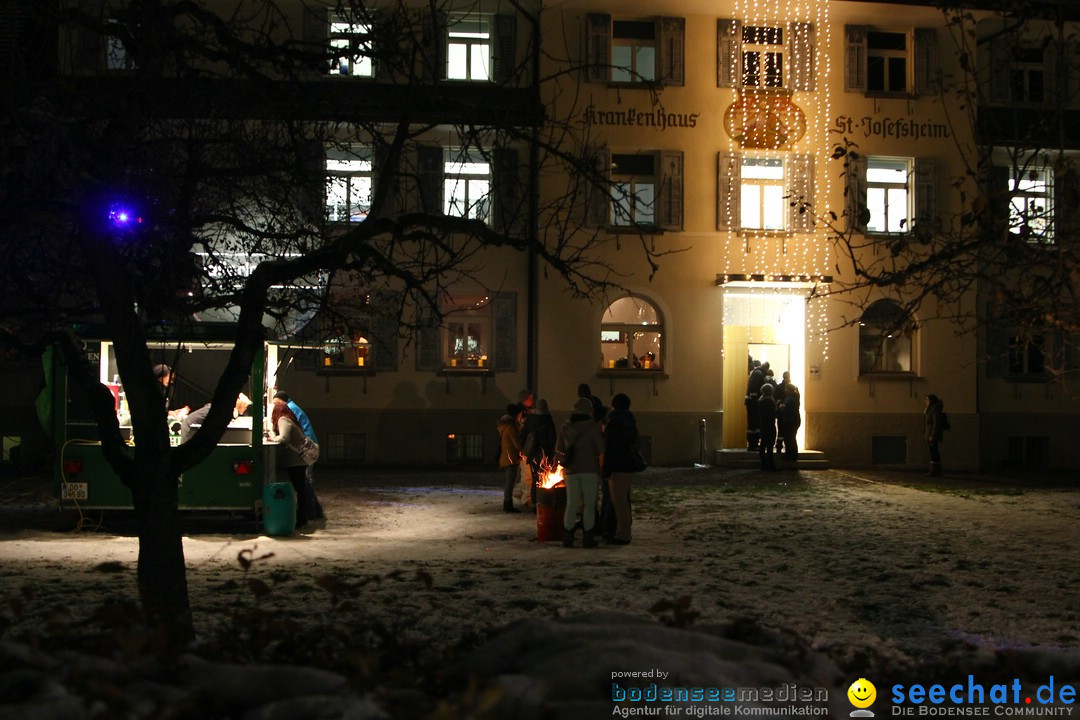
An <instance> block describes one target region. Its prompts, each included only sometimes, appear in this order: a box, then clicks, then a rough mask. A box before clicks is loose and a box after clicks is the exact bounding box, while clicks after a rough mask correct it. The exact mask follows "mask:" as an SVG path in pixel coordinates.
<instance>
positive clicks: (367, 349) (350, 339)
mask: <svg viewBox="0 0 1080 720" xmlns="http://www.w3.org/2000/svg"><path fill="white" fill-rule="evenodd" d="M322 366H323V367H324V368H350V369H353V368H370V367H371V342H370V341H369V340H368V338H367V337H366V336H364V335H362V334H360V333H356V334H353V335H351V336H347V337H337V338H333V339H331V340H328V341H327V342H326V343H324V344H323V358H322Z"/></svg>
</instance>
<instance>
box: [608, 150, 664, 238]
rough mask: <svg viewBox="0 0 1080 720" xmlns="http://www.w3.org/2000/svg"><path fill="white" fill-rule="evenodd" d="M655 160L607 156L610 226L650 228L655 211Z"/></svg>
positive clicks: (642, 155)
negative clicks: (609, 162) (608, 162)
mask: <svg viewBox="0 0 1080 720" xmlns="http://www.w3.org/2000/svg"><path fill="white" fill-rule="evenodd" d="M654 163H655V156H654V155H653V154H651V153H649V154H641V155H620V154H617V153H616V154H612V156H611V164H612V168H611V181H612V201H613V202H612V203H611V224H612V225H623V226H629V225H653V224H654V223H655V208H656V171H655V167H654Z"/></svg>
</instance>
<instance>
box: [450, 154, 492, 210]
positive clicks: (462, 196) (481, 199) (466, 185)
mask: <svg viewBox="0 0 1080 720" xmlns="http://www.w3.org/2000/svg"><path fill="white" fill-rule="evenodd" d="M490 204H491V163H490V162H488V160H487V158H485V157H484V156H483V155H481V154H480V153H479V152H478V151H476V150H464V149H451V148H448V149H447V157H446V161H445V163H444V165H443V213H444V214H445V215H449V216H452V217H463V218H470V219H473V220H483V221H484V222H487V220H488V217H489V215H490V213H489V210H490Z"/></svg>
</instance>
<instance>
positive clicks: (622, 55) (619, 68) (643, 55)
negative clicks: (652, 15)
mask: <svg viewBox="0 0 1080 720" xmlns="http://www.w3.org/2000/svg"><path fill="white" fill-rule="evenodd" d="M611 80H612V82H626V83H629V82H652V81H654V80H656V24H655V23H654V22H652V21H649V22H633V21H628V20H616V21H614V22H613V23H612V31H611Z"/></svg>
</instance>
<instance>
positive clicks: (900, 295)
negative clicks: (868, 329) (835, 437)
mask: <svg viewBox="0 0 1080 720" xmlns="http://www.w3.org/2000/svg"><path fill="white" fill-rule="evenodd" d="M997 7H999V8H1003V9H1000V10H999V11H998V12H996V13H993V14H991V13H987V12H975V11H970V10H966V9H956V4H948V5H947V6H943V9H942V13H943V16H944V19H945V23H944V24H945V27H946V29H947V33H942V34H939V37H942V36H944V39H942V42H943V43H946V44H947V46H950V47H949V48H948V49H944V48H943V49H942V55H943V56H953V55H955V56H956V57H957V58H958V62H959V71H958V73H957V74H956V75H950V76H943V77H939V78H937V79H936V82H937V84H938V86H939V88H940V93H941V99H942V101H943V103H944V106H945V107H946V108H949V109H950V110H949V111H950V116H949V122H950V124H951V130H952V133H951V136H952V137H953V138H955V140H956V152H957V153H958V156H959V158H960V159H961V160H962V164H963V169H964V170H963V174H962V175H960V176H957V177H952V178H938V183H939V186H941V187H942V190H943V191H944V192H947V193H948V195H949V196H950V198H951V202H950V204H949V205H948V206H947V207H942V208H941V210H942V211H941V212H936V211H928V212H924V213H923V214H922V215H921V216H916V217H913V218H908V219H907V220H906V221H905V223H904V227H902V228H901V229H900V231H899V232H893V233H890V234H885V235H878V236H874V235H871V234H867V233H866V232H865V230H866V226H867V222H868V221H869V219H870V217H869V214H870V210H869V208H868V207H867V206H866V204H865V203H864V200H863V197H862V196H861V195H860V191H859V187H858V184H857V181H856V176H857V174H858V173H857V168H858V167H859V163H860V162H863V161H864V157H865V153H864V151H863V149H862V148H860V147H859V146H858V145H857V144H856V143H855V142H854V141H853V140H852V139H851V138H850V137H845V138H844V139H843V140H842V141H841V142H839V143H838V144H837V145H836V147H835V150H834V153H833V158H834V160H836V161H837V163H838V165H842V171H841V173H840V175H841V176H842V180H843V182H844V187H845V196H846V197H845V199H846V203H845V209H844V211H843V212H842V213H833V214H832V215H830V216H828V217H826V218H825V220H826V222H827V223H829V225H830V228H831V230H832V235H833V239H834V241H835V244H836V248H837V252H838V255H839V256H840V258H841V262H842V264H843V266H846V270H847V271H848V272H841V276H843V277H848V278H850V280H848V281H840V282H837V283H835V285H834V288H833V293H834V294H835V295H837V297H839V298H845V299H847V300H848V301H849V302H851V303H852V305H853V307H854V309H855V310H856V312H855V314H854V315H853V316H851V317H848V318H847V320H848V322H849V323H852V322H857V321H858V319H859V313H861V312H862V311H863V310H865V309H866V308H867V307H868V306H869V305H870V304H871V303H872V302H873V301H874V299H876V298H880V297H881V296H882V295H886V296H890V297H892V298H894V299H895V300H896V301H897V303H898V305H899V306H900V307H901V308H902V312H899V313H896V317H895V323H896V325H897V328H899V326H901V325H903V324H906V323H910V322H911V318H913V317H916V316H919V317H921V318H923V319H930V318H946V319H949V320H951V321H953V322H955V323H956V327H957V328H958V329H960V330H961V331H964V332H971V331H974V330H976V329H979V330H980V331H981V332H982V333H983V334H984V337H985V338H986V343H985V353H984V356H983V360H985V361H986V362H989V363H990V364H991V365H992V366H994V365H1000V364H1002V363H1009V362H1014V361H1016V360H1017V359H1018V358H1019V357H1021V356H1022V355H1025V354H1035V355H1038V356H1039V358H1040V363H1039V365H1040V366H1041V367H1043V368H1044V369H1045V371H1046V372H1047V373H1060V372H1064V371H1066V370H1068V369H1070V368H1071V369H1073V370H1075V369H1077V365H1076V359H1077V357H1076V355H1075V352H1076V346H1075V340H1076V337H1077V335H1078V333H1080V286H1078V281H1080V256H1078V249H1080V242H1078V241H1080V237H1078V234H1077V232H1078V229H1080V214H1078V212H1077V207H1078V201H1080V182H1078V178H1080V174H1078V173H1080V165H1078V163H1077V156H1076V155H1075V151H1076V149H1077V148H1080V137H1078V136H1077V133H1076V127H1077V120H1078V112H1077V110H1076V109H1075V107H1076V100H1077V98H1078V97H1080V95H1078V91H1080V87H1078V84H1077V82H1076V78H1077V77H1080V56H1078V55H1077V54H1076V52H1075V48H1076V42H1077V39H1078V38H1077V36H1076V30H1077V25H1076V22H1075V21H1076V20H1078V19H1080V17H1078V16H1077V15H1076V12H1075V10H1074V9H1072V6H1071V5H1070V4H1068V3H1062V2H1055V1H1053V0H1051V1H1050V2H1041V1H1040V0H1032V1H1031V2H1027V1H1018V2H1009V3H1004V4H998V5H997ZM953 51H955V52H953ZM915 187H916V179H915V178H910V180H909V185H908V189H909V191H910V192H914V191H915ZM927 209H928V210H929V208H927ZM894 329H896V328H894ZM886 330H888V329H886Z"/></svg>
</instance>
